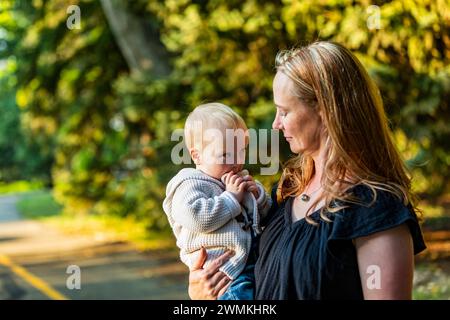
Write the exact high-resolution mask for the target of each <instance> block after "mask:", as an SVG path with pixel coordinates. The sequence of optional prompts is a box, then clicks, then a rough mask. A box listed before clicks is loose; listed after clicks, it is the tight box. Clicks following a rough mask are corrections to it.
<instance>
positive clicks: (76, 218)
mask: <svg viewBox="0 0 450 320" xmlns="http://www.w3.org/2000/svg"><path fill="white" fill-rule="evenodd" d="M17 209H18V210H19V212H20V213H21V215H22V216H24V217H25V218H28V219H34V220H39V221H41V222H43V223H46V224H49V225H52V226H54V227H56V228H57V229H59V230H61V231H62V232H63V233H65V234H67V235H85V236H91V237H93V238H95V239H97V240H104V241H111V242H116V241H125V242H130V243H132V244H133V245H134V246H135V247H136V248H137V249H138V250H142V251H145V250H156V249H164V250H172V249H175V247H176V246H175V239H174V237H173V235H172V232H171V231H170V230H164V231H152V230H148V228H147V226H148V224H147V223H146V221H143V220H138V219H136V218H134V217H118V216H114V215H70V214H66V213H64V210H63V207H62V206H61V205H60V204H58V203H57V202H56V201H55V200H54V198H53V196H52V194H51V191H49V190H40V191H35V192H28V193H24V194H22V195H21V196H20V199H19V200H18V202H17Z"/></svg>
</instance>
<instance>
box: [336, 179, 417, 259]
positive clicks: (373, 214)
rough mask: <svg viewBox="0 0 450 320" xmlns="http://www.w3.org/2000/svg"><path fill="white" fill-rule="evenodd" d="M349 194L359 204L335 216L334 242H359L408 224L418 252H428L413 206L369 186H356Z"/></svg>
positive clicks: (393, 195) (348, 206)
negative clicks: (360, 238) (342, 240)
mask: <svg viewBox="0 0 450 320" xmlns="http://www.w3.org/2000/svg"><path fill="white" fill-rule="evenodd" d="M349 192H351V194H352V195H353V196H354V197H355V198H356V199H357V201H358V203H345V204H344V205H345V206H346V207H345V208H344V209H341V210H339V211H338V212H336V213H334V214H332V216H333V231H332V234H331V236H330V238H332V239H355V238H358V237H364V236H368V235H370V234H373V233H376V232H380V231H384V230H388V229H390V228H394V227H396V226H399V225H401V224H404V223H406V224H407V225H408V227H409V229H410V231H411V235H412V238H413V242H414V249H415V250H414V251H415V252H416V253H418V252H420V251H422V250H424V249H425V243H424V241H423V237H422V232H421V229H420V225H419V221H418V218H417V215H416V213H415V212H414V209H413V207H412V206H411V205H410V204H405V203H404V201H403V199H401V198H399V197H397V196H396V195H395V194H393V193H391V192H388V191H385V190H379V189H373V188H370V187H369V186H366V185H356V186H354V187H352V188H351V189H350V190H349Z"/></svg>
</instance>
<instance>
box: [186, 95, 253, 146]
mask: <svg viewBox="0 0 450 320" xmlns="http://www.w3.org/2000/svg"><path fill="white" fill-rule="evenodd" d="M208 129H218V130H220V131H222V132H223V133H224V134H225V130H226V129H243V130H244V131H247V125H246V124H245V122H244V120H243V119H242V118H241V116H239V115H238V114H237V113H236V112H235V111H233V109H231V108H230V107H228V106H226V105H224V104H222V103H219V102H212V103H205V104H201V105H199V106H198V107H196V108H195V109H194V110H193V111H192V112H191V113H190V114H189V115H188V117H187V119H186V123H185V125H184V141H185V143H186V146H187V148H188V149H190V148H199V149H202V148H203V145H201V144H199V142H200V141H203V140H204V139H199V138H198V137H199V134H203V133H204V132H205V131H206V130H208Z"/></svg>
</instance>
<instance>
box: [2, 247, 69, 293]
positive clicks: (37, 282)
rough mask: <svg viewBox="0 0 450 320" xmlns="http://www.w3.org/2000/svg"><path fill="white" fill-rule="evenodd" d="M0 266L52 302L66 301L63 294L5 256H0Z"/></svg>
mask: <svg viewBox="0 0 450 320" xmlns="http://www.w3.org/2000/svg"><path fill="white" fill-rule="evenodd" d="M0 264H2V265H4V266H5V267H8V268H9V269H11V271H12V272H14V273H15V274H16V275H18V276H19V277H21V278H22V279H24V280H25V281H26V282H28V283H29V284H31V285H32V286H33V287H35V288H36V289H38V290H39V291H41V292H42V293H43V294H45V295H46V296H48V297H49V298H50V299H53V300H68V298H67V297H65V296H64V295H63V294H61V293H59V292H58V291H56V290H55V289H53V288H52V287H51V286H50V285H49V284H47V283H46V282H45V281H44V280H42V279H40V278H38V277H37V276H35V275H33V274H32V273H30V272H28V271H27V270H26V269H25V268H23V267H21V266H19V265H17V264H15V263H14V262H13V261H12V260H11V259H10V258H8V257H7V256H5V255H3V254H0Z"/></svg>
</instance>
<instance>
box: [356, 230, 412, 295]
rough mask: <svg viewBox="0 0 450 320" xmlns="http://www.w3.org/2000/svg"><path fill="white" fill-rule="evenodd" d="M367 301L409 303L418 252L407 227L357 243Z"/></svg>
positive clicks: (372, 236)
mask: <svg viewBox="0 0 450 320" xmlns="http://www.w3.org/2000/svg"><path fill="white" fill-rule="evenodd" d="M354 243H355V245H356V252H357V257H358V267H359V274H360V276H361V282H362V288H363V293H364V298H365V299H367V300H384V299H395V300H409V299H411V297H412V283H413V274H414V251H413V244H412V238H411V233H410V231H409V229H408V226H407V225H406V224H403V225H401V226H398V227H395V228H392V229H388V230H385V231H381V232H377V233H374V234H372V235H370V236H367V237H361V238H357V239H355V241H354Z"/></svg>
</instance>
